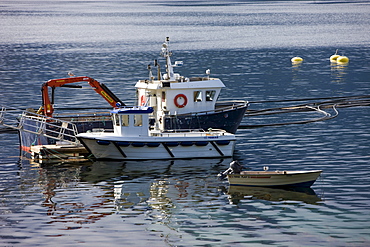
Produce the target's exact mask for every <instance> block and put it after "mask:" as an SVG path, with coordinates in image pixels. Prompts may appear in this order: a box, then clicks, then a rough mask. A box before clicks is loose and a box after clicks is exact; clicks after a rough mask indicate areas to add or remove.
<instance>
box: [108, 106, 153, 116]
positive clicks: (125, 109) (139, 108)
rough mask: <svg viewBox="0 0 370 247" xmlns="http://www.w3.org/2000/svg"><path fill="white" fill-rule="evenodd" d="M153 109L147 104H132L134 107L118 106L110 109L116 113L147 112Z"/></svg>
mask: <svg viewBox="0 0 370 247" xmlns="http://www.w3.org/2000/svg"><path fill="white" fill-rule="evenodd" d="M153 111H154V109H153V107H149V106H134V107H120V108H116V109H114V110H112V111H111V113H116V114H148V113H152V112H153Z"/></svg>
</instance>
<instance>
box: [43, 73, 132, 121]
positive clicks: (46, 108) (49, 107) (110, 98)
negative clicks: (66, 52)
mask: <svg viewBox="0 0 370 247" xmlns="http://www.w3.org/2000/svg"><path fill="white" fill-rule="evenodd" d="M76 82H87V83H88V84H89V85H90V86H91V87H92V88H93V89H94V90H95V92H97V93H98V94H100V95H101V96H102V97H103V98H104V99H105V100H106V101H107V102H108V103H109V104H110V105H111V106H112V107H117V106H119V105H120V106H125V104H124V103H123V102H122V101H121V100H119V99H118V98H117V96H116V95H114V94H113V93H112V92H111V91H110V90H109V89H108V88H107V86H105V85H104V84H102V83H100V82H98V81H97V80H95V79H93V78H91V77H87V76H78V77H70V78H62V79H52V80H49V81H47V82H45V83H44V84H42V88H41V92H42V107H40V109H39V111H38V113H39V114H41V113H43V114H44V115H45V116H48V117H52V116H53V112H54V107H53V105H54V90H55V88H57V87H71V88H81V87H82V86H73V85H67V84H70V83H76ZM49 87H50V88H51V100H50V97H49Z"/></svg>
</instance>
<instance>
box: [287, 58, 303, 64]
mask: <svg viewBox="0 0 370 247" xmlns="http://www.w3.org/2000/svg"><path fill="white" fill-rule="evenodd" d="M290 61H292V63H302V62H303V58H301V57H293V58H292V59H290Z"/></svg>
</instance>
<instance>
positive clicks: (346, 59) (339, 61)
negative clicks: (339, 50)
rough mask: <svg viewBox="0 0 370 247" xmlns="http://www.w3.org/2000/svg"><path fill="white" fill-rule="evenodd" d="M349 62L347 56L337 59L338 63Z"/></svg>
mask: <svg viewBox="0 0 370 247" xmlns="http://www.w3.org/2000/svg"><path fill="white" fill-rule="evenodd" d="M348 62H349V58H348V57H346V56H339V57H338V58H337V63H348Z"/></svg>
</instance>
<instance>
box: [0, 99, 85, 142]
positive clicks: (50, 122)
mask: <svg viewBox="0 0 370 247" xmlns="http://www.w3.org/2000/svg"><path fill="white" fill-rule="evenodd" d="M0 124H1V125H3V126H5V127H8V128H12V129H16V130H18V131H25V132H29V133H32V134H36V135H42V136H45V137H48V138H51V139H54V140H58V141H65V142H69V143H71V144H75V145H78V144H79V141H78V139H77V138H76V135H77V134H78V131H77V127H76V125H75V124H74V123H71V122H69V121H64V120H61V119H56V118H51V117H47V116H44V115H40V114H37V113H33V112H30V111H24V110H20V109H15V108H7V107H5V106H2V107H1V112H0Z"/></svg>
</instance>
